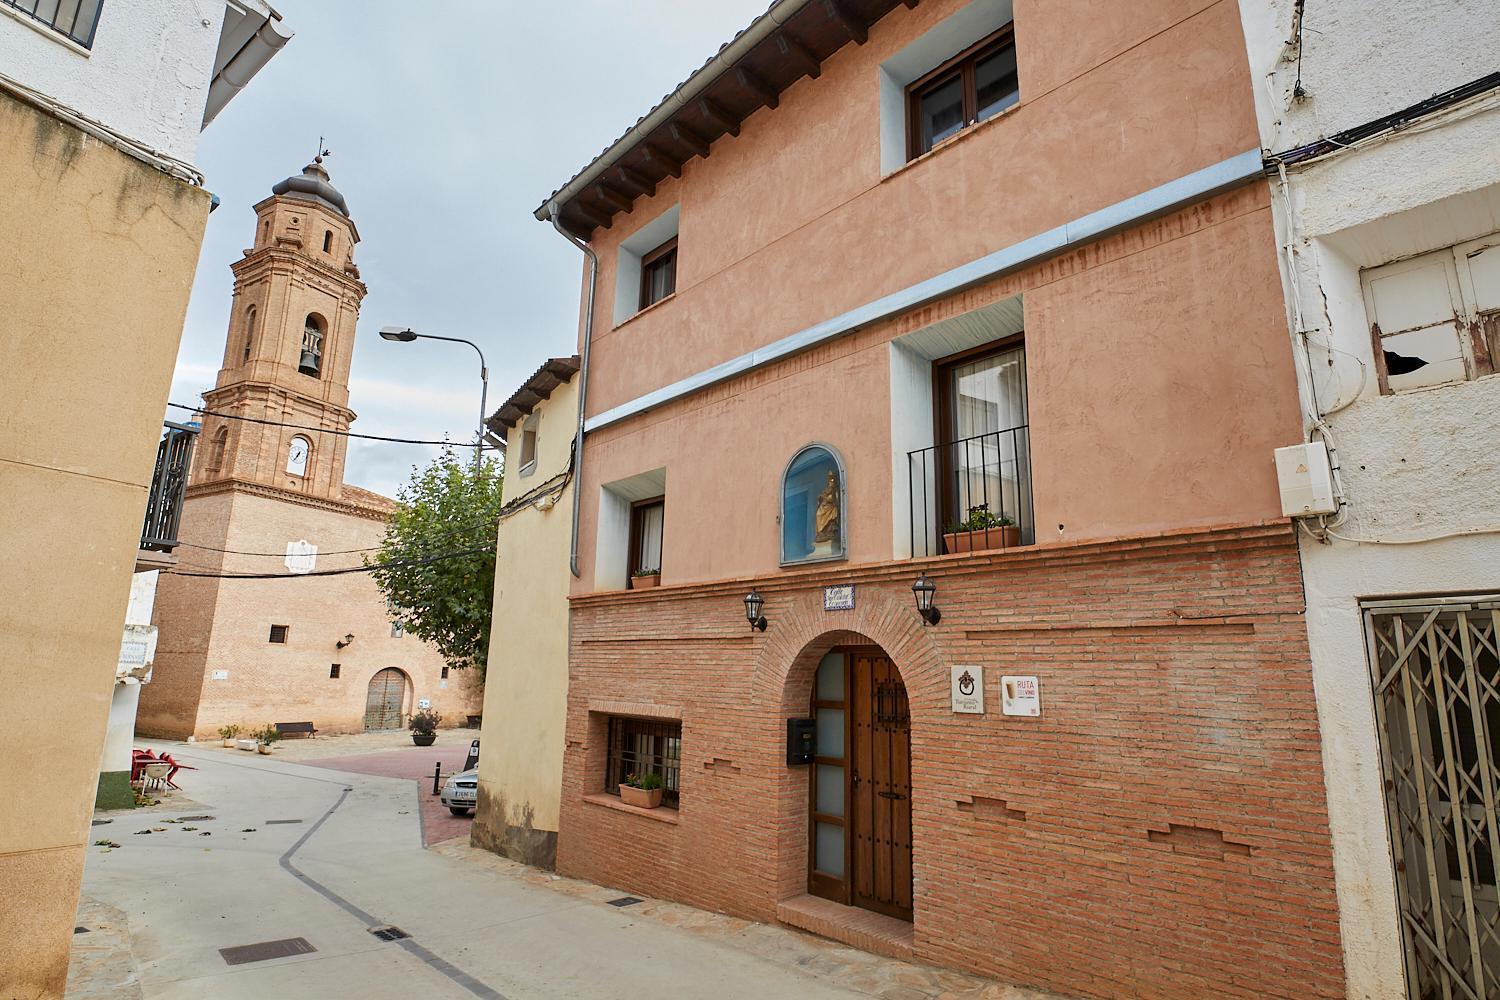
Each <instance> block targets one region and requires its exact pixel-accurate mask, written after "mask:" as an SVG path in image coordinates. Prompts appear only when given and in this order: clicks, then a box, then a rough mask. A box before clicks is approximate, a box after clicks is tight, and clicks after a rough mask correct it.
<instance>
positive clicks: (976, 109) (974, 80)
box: [906, 24, 1021, 160]
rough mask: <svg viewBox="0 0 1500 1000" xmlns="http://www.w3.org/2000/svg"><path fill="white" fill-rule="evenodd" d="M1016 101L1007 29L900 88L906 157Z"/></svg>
mask: <svg viewBox="0 0 1500 1000" xmlns="http://www.w3.org/2000/svg"><path fill="white" fill-rule="evenodd" d="M1020 99H1021V85H1020V80H1019V77H1018V76H1017V74H1016V42H1015V31H1014V25H1010V24H1007V25H1006V26H1005V27H1003V28H1001V29H1000V30H999V31H997V32H995V33H994V34H992V35H990V36H989V37H987V38H985V39H983V40H981V41H980V42H979V43H978V44H977V45H974V46H973V47H971V48H969V49H966V50H965V51H963V52H960V53H959V54H958V55H956V56H954V57H953V58H952V59H949V60H948V61H947V62H945V63H943V64H942V65H941V66H939V67H938V68H937V69H935V70H933V71H932V72H930V73H928V74H926V75H925V76H922V77H919V78H918V79H917V80H916V81H915V82H913V83H912V84H911V85H910V86H908V87H907V88H906V105H907V129H906V134H907V142H908V149H907V157H908V158H909V159H913V160H914V159H916V158H917V157H919V156H921V155H922V154H923V153H926V152H928V151H930V150H931V149H933V148H934V147H936V146H938V145H941V144H942V143H943V142H945V141H947V140H948V139H951V138H953V137H954V136H956V135H958V134H959V133H960V132H962V131H963V130H964V129H966V128H968V127H969V126H971V125H977V124H979V123H980V122H982V121H984V120H985V119H987V118H992V117H994V116H995V115H997V114H999V113H1000V112H1002V111H1004V110H1005V109H1006V108H1008V107H1010V106H1011V105H1013V104H1015V103H1016V102H1017V101H1019V100H1020Z"/></svg>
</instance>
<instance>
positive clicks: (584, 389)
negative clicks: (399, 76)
mask: <svg viewBox="0 0 1500 1000" xmlns="http://www.w3.org/2000/svg"><path fill="white" fill-rule="evenodd" d="M547 216H548V218H549V219H550V221H551V222H552V228H553V229H556V230H557V232H558V234H559V235H561V236H562V238H563V239H565V240H567V241H568V242H569V243H571V244H573V245H574V246H575V247H577V248H578V249H580V250H582V251H583V254H584V256H585V257H587V258H588V259H589V301H588V308H587V309H586V310H585V312H584V317H583V350H582V351H581V352H580V354H581V355H582V357H581V359H580V361H579V366H578V429H577V431H576V432H575V433H574V436H573V537H572V541H571V542H570V543H569V545H568V569H569V570H571V571H572V573H573V578H574V579H577V578H578V577H579V576H581V575H582V574H580V573H579V572H578V509H579V501H580V498H581V496H582V489H581V487H582V485H583V418H584V413H585V410H584V407H585V406H586V405H587V404H588V398H589V345H590V344H592V343H593V341H594V291H595V289H596V287H597V286H598V284H599V256H598V254H596V253H594V248H593V247H591V246H589V245H588V244H587V243H585V242H584V241H583V240H580V239H579V238H578V237H576V236H574V235H573V234H572V233H570V232H568V231H567V230H566V229H564V228H563V224H562V206H561V205H560V204H559V203H558V202H556V201H552V202H550V203H548V205H547Z"/></svg>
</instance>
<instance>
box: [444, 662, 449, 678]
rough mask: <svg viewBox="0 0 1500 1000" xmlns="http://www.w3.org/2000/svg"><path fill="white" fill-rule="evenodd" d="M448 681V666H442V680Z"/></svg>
mask: <svg viewBox="0 0 1500 1000" xmlns="http://www.w3.org/2000/svg"><path fill="white" fill-rule="evenodd" d="M447 679H448V664H446V663H445V664H443V680H447Z"/></svg>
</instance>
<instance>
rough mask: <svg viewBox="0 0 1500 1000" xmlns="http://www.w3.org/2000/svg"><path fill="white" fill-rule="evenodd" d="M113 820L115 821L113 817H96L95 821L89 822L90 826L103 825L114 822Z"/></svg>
mask: <svg viewBox="0 0 1500 1000" xmlns="http://www.w3.org/2000/svg"><path fill="white" fill-rule="evenodd" d="M113 822H114V820H112V819H96V820H94V821H93V822H91V823H90V824H89V826H103V825H104V824H106V823H113Z"/></svg>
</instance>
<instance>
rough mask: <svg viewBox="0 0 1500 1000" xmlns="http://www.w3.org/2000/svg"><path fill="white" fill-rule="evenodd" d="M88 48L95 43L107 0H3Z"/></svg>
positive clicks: (2, 1) (14, 8)
mask: <svg viewBox="0 0 1500 1000" xmlns="http://www.w3.org/2000/svg"><path fill="white" fill-rule="evenodd" d="M0 3H3V4H4V5H5V6H7V7H10V8H11V9H12V10H18V11H20V12H21V13H23V14H28V15H30V16H31V17H32V18H33V19H34V20H36V21H37V22H39V23H41V24H44V25H46V26H47V27H49V28H51V29H52V30H53V31H55V32H57V33H58V34H59V35H62V36H63V37H64V38H66V39H68V40H69V41H72V42H77V43H78V44H79V45H82V46H83V47H84V48H86V49H91V48H93V47H94V32H95V30H96V29H97V28H98V27H99V8H100V7H101V6H103V0H42V2H39V0H0Z"/></svg>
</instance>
